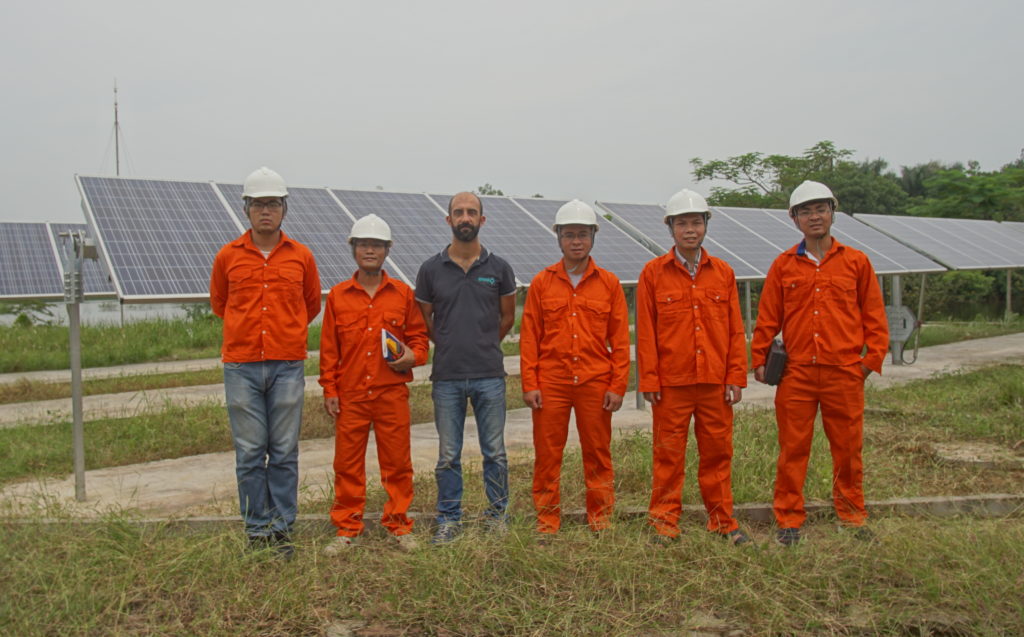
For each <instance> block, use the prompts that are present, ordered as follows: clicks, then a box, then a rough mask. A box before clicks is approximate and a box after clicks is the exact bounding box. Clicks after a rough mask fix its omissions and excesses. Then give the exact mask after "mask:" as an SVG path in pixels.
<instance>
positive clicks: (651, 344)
mask: <svg viewBox="0 0 1024 637" xmlns="http://www.w3.org/2000/svg"><path fill="white" fill-rule="evenodd" d="M710 217H711V209H710V208H709V207H708V204H707V202H706V201H705V200H704V197H702V196H700V195H699V194H697V193H696V192H693V191H692V190H681V191H679V192H677V193H676V194H675V195H673V196H672V198H671V199H669V201H668V205H667V206H666V208H665V223H666V224H667V225H668V228H669V233H670V234H671V235H672V239H673V243H674V246H673V248H672V250H670V251H669V252H668V254H665V255H663V256H660V257H657V258H655V259H652V260H651V261H649V262H648V263H647V265H645V266H644V269H643V271H642V272H641V273H640V281H639V283H638V285H637V302H636V306H637V307H636V352H637V369H638V378H639V381H640V391H641V392H643V395H644V398H645V399H646V400H647V401H648V402H650V403H651V406H652V407H651V408H652V411H653V416H654V445H653V446H654V449H653V453H654V475H653V481H652V493H651V503H650V507H649V514H650V522H651V525H652V526H653V527H654V531H655V533H656V535H655V536H654V538H655V540H656V541H657V542H659V543H661V544H667V543H669V542H671V541H672V540H673V539H675V538H676V537H678V535H679V524H678V523H679V517H680V515H681V513H682V502H681V491H682V487H683V479H684V477H685V472H686V441H687V435H688V433H689V428H690V418H691V417H693V432H694V436H695V437H696V439H697V451H698V456H699V464H698V467H697V482H698V484H699V485H700V493H701V497H702V499H703V500H704V508H705V509H706V510H707V513H708V522H707V529H708V531H711V532H712V533H716V534H718V535H720V536H721V537H723V538H725V539H726V540H728V541H729V542H731V543H732V544H734V545H742V544H747V543H748V542H749V541H750V539H749V537H747V535H746V534H745V533H744V532H743V531H742V530H740V528H739V524H738V523H737V522H736V518H735V517H733V503H732V431H733V411H732V406H733V405H735V404H736V403H738V402H739V401H740V399H741V398H742V396H743V387H745V386H746V384H747V348H746V339H745V336H744V332H743V320H742V318H741V316H740V305H739V294H738V290H737V288H736V275H735V274H734V273H733V270H732V268H731V267H729V264H728V263H726V262H725V261H723V260H721V259H719V258H717V257H714V256H712V255H710V254H708V251H707V249H706V248H704V247H703V241H704V236H705V235H706V233H707V228H708V220H709V219H710Z"/></svg>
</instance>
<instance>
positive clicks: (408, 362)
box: [388, 345, 416, 374]
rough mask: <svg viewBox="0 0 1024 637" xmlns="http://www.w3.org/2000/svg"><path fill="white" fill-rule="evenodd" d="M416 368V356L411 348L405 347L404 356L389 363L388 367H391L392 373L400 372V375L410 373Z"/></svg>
mask: <svg viewBox="0 0 1024 637" xmlns="http://www.w3.org/2000/svg"><path fill="white" fill-rule="evenodd" d="M415 366H416V355H415V354H413V353H412V348H411V347H405V346H404V345H403V346H402V355H401V356H399V357H398V358H397V359H395V360H393V361H391V362H390V363H388V367H390V368H391V370H392V371H395V372H398V373H399V374H401V373H402V372H405V371H409V370H410V369H412V368H413V367H415Z"/></svg>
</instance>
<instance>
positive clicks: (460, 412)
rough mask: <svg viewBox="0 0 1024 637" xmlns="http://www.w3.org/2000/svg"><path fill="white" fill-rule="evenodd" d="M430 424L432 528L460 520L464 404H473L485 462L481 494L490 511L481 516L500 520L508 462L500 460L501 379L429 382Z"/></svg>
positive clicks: (502, 437)
mask: <svg viewBox="0 0 1024 637" xmlns="http://www.w3.org/2000/svg"><path fill="white" fill-rule="evenodd" d="M431 396H432V397H433V399H434V424H435V426H436V427H437V436H438V443H439V444H438V459H437V467H436V468H435V469H434V477H435V478H437V523H438V524H442V523H445V522H458V521H460V520H461V519H462V434H463V431H464V430H465V428H466V404H467V400H468V401H469V402H471V403H472V404H473V413H474V415H475V416H476V430H477V435H478V436H479V438H480V453H481V454H483V457H484V492H485V493H486V494H487V501H488V502H489V503H490V506H489V507H488V508H487V510H486V511H485V512H484V515H485V516H487V517H491V518H497V519H502V520H503V519H505V517H506V515H507V514H506V513H505V511H506V509H507V508H508V458H507V457H506V455H505V379H504V378H472V379H468V380H437V381H434V385H433V389H432V390H431Z"/></svg>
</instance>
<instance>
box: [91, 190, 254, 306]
mask: <svg viewBox="0 0 1024 637" xmlns="http://www.w3.org/2000/svg"><path fill="white" fill-rule="evenodd" d="M76 179H77V181H78V185H79V189H80V191H81V192H82V199H83V202H84V208H85V215H86V220H87V221H88V222H89V226H90V228H91V229H92V230H93V232H95V236H96V238H97V241H98V242H99V244H100V245H99V247H100V251H101V253H102V258H103V259H105V261H106V264H107V269H108V271H109V272H110V273H111V277H112V278H113V281H114V287H115V288H116V289H117V295H118V297H119V298H121V300H123V301H128V302H146V301H158V300H176V301H203V300H207V299H208V298H209V295H210V268H211V267H212V265H213V257H214V256H215V255H216V254H217V251H218V250H220V248H221V246H223V245H224V244H225V243H227V242H228V241H231V240H233V239H235V238H237V237H238V235H239V227H238V225H237V222H236V221H235V219H233V218H232V216H231V214H230V213H229V212H228V210H227V209H226V208H225V207H224V204H223V202H222V201H221V200H220V198H219V197H218V195H217V192H216V191H215V190H214V188H213V185H212V184H210V183H201V182H188V181H158V180H153V179H130V178H126V177H81V176H76Z"/></svg>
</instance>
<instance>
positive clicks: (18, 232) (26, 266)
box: [0, 222, 64, 302]
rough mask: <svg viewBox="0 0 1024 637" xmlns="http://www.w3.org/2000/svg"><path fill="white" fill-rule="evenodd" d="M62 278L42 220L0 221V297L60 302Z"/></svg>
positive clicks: (62, 285) (62, 287) (62, 294)
mask: <svg viewBox="0 0 1024 637" xmlns="http://www.w3.org/2000/svg"><path fill="white" fill-rule="evenodd" d="M63 280H64V278H63V274H62V272H61V270H60V267H59V266H58V265H57V259H56V255H55V254H54V252H53V243H52V240H51V239H50V229H49V228H48V227H47V225H46V224H45V223H17V222H3V223H0V300H3V301H32V300H39V301H49V302H56V301H62V300H63V299H64V284H63Z"/></svg>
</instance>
